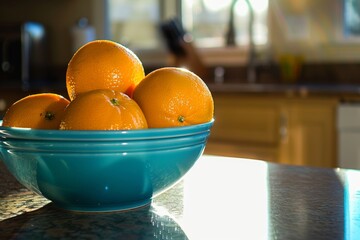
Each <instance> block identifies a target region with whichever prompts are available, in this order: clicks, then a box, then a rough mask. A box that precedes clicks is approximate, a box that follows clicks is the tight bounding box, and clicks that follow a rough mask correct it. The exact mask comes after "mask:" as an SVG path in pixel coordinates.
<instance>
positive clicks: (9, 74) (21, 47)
mask: <svg viewBox="0 0 360 240" xmlns="http://www.w3.org/2000/svg"><path fill="white" fill-rule="evenodd" d="M45 38H46V31H45V28H44V26H43V25H42V24H40V23H36V22H25V23H18V24H2V25H0V84H1V86H2V88H4V87H6V88H21V89H22V90H25V91H26V90H29V89H30V88H31V86H32V85H36V82H41V81H44V80H45V78H46V64H47V51H46V39H45Z"/></svg>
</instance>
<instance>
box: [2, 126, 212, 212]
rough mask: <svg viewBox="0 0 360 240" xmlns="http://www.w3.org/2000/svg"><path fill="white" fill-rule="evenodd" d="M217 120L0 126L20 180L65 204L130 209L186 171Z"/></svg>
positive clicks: (9, 159) (4, 153) (79, 208)
mask: <svg viewBox="0 0 360 240" xmlns="http://www.w3.org/2000/svg"><path fill="white" fill-rule="evenodd" d="M213 122H214V121H211V122H208V123H205V124H199V125H193V126H186V127H175V128H162V129H160V128H159V129H146V130H131V131H60V130H33V129H26V128H9V127H0V138H1V143H0V144H1V145H0V150H1V158H2V159H3V161H4V162H5V164H6V166H7V168H8V169H9V171H10V172H11V173H12V174H13V175H14V176H15V177H16V178H17V179H18V181H19V182H20V183H21V184H23V185H24V186H25V187H27V188H28V189H30V190H32V191H34V192H36V193H38V194H41V195H43V196H44V197H46V198H48V199H49V200H51V201H52V202H53V203H54V204H56V205H57V206H59V207H61V208H65V209H69V210H77V211H112V210H124V209H131V208H136V207H140V206H143V205H146V204H148V203H150V202H151V199H152V197H154V196H156V195H157V194H160V193H161V192H163V191H165V190H166V189H168V188H170V187H171V186H172V185H174V184H175V183H176V182H177V181H179V180H180V179H181V178H182V177H183V176H184V174H185V173H186V172H188V170H189V169H190V168H191V167H192V166H193V165H194V163H195V162H196V160H197V159H198V158H199V157H200V156H201V154H202V153H203V150H204V148H205V145H206V141H207V138H208V136H209V134H210V128H211V126H212V125H213ZM0 124H1V121H0Z"/></svg>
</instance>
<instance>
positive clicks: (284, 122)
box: [279, 113, 288, 142]
mask: <svg viewBox="0 0 360 240" xmlns="http://www.w3.org/2000/svg"><path fill="white" fill-rule="evenodd" d="M279 134H280V140H281V141H282V142H285V141H286V140H287V137H288V118H287V116H286V114H285V113H281V115H280V128H279Z"/></svg>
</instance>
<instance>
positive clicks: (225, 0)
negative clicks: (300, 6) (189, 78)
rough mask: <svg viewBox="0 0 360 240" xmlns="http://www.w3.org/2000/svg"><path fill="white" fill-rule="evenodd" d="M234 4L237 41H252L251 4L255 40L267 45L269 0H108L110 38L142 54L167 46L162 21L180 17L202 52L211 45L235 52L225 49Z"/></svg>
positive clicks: (237, 43)
mask: <svg viewBox="0 0 360 240" xmlns="http://www.w3.org/2000/svg"><path fill="white" fill-rule="evenodd" d="M247 3H248V4H247ZM232 4H234V7H233V13H234V15H233V16H234V17H233V26H234V28H233V29H234V41H235V45H236V46H247V45H248V43H249V19H250V11H249V10H250V7H251V8H252V9H253V13H254V21H253V41H254V44H255V45H256V46H261V45H266V44H267V42H268V30H267V10H268V0H221V1H219V0H182V1H180V0H170V1H169V0H167V1H165V0H137V1H132V0H109V15H110V19H109V20H110V26H111V29H110V30H111V39H112V40H115V41H118V42H121V43H123V44H125V45H127V46H128V47H130V48H131V49H135V51H137V52H139V54H140V55H141V52H144V51H145V52H146V51H154V50H156V51H158V50H164V49H165V47H164V46H166V45H165V43H164V41H163V39H162V36H161V33H160V31H159V25H160V24H161V22H162V21H165V20H168V19H170V18H174V17H177V18H179V19H180V20H181V21H182V24H183V26H184V28H185V30H186V31H188V32H189V33H191V35H192V36H193V39H194V44H195V45H196V46H197V47H198V48H199V49H200V51H201V50H204V49H206V51H203V54H204V53H205V52H206V53H208V52H209V51H210V52H211V49H214V51H215V52H219V51H221V52H222V53H224V54H226V53H230V54H234V53H233V52H234V49H232V50H231V51H226V49H224V47H226V45H227V40H228V39H227V36H228V35H227V33H228V30H229V18H230V13H231V6H232ZM215 49H217V50H215ZM219 49H220V50H219ZM221 49H222V50H225V51H222V50H221ZM237 49H239V48H237ZM216 55H217V54H216Z"/></svg>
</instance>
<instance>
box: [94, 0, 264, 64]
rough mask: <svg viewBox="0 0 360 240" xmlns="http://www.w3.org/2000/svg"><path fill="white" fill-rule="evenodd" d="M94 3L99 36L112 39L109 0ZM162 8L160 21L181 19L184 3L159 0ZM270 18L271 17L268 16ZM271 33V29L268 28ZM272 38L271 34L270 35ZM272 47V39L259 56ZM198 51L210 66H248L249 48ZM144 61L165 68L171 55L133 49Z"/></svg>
mask: <svg viewBox="0 0 360 240" xmlns="http://www.w3.org/2000/svg"><path fill="white" fill-rule="evenodd" d="M92 1H93V2H94V5H93V6H94V16H95V18H96V19H99V18H102V19H103V20H102V21H96V22H97V24H95V27H96V28H97V29H103V30H102V31H100V32H99V33H98V36H100V37H102V38H105V39H111V33H110V17H109V12H108V9H109V0H102V4H100V1H99V0H92ZM158 2H159V7H160V14H161V16H160V19H161V20H162V21H164V20H166V19H170V18H173V17H178V18H179V19H180V20H182V19H181V14H182V1H181V0H171V1H169V0H158ZM268 18H269V16H268ZM268 31H269V32H270V29H269V28H268ZM268 35H269V37H270V33H268ZM269 46H270V39H269V40H268V43H267V44H266V45H256V51H257V53H258V54H259V55H266V52H267V51H268V48H269ZM196 49H197V51H198V53H199V55H200V57H201V58H202V59H203V61H204V63H205V64H206V65H207V66H209V67H212V66H219V65H221V66H241V65H246V64H247V59H248V55H249V54H248V52H249V46H248V45H235V46H224V47H214V48H202V47H199V46H197V48H196ZM132 50H133V51H134V52H135V53H136V54H137V55H138V56H139V58H140V59H141V60H142V62H143V64H144V65H145V66H163V65H167V64H168V63H169V58H171V56H170V55H169V53H168V51H167V49H166V48H156V49H141V48H138V49H132Z"/></svg>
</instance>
